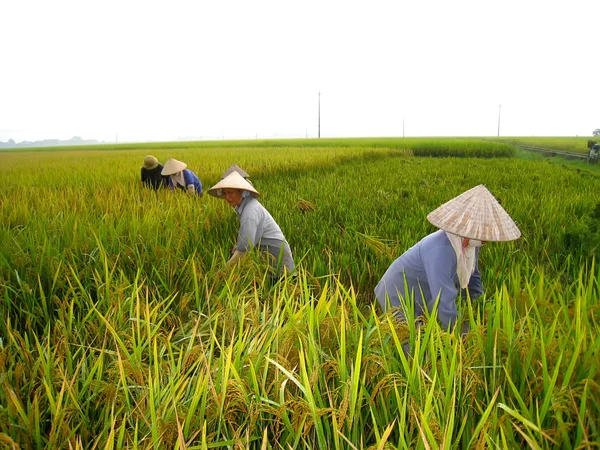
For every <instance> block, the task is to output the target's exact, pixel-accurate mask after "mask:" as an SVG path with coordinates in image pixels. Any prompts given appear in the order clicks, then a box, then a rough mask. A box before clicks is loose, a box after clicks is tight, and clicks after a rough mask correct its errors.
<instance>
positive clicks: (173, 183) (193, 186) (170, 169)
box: [162, 158, 202, 196]
mask: <svg viewBox="0 0 600 450" xmlns="http://www.w3.org/2000/svg"><path fill="white" fill-rule="evenodd" d="M186 167H187V164H185V163H183V162H181V161H177V160H176V159H174V158H169V159H168V160H167V162H166V163H165V167H164V168H163V170H162V174H163V175H165V176H167V177H168V184H169V188H170V189H171V190H173V189H175V188H176V187H178V188H179V189H183V190H184V191H187V192H190V193H192V194H197V195H200V196H201V195H202V183H201V182H200V179H199V178H198V177H197V176H196V174H195V173H194V172H192V171H191V170H188V169H186Z"/></svg>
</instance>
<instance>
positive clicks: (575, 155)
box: [518, 145, 588, 160]
mask: <svg viewBox="0 0 600 450" xmlns="http://www.w3.org/2000/svg"><path fill="white" fill-rule="evenodd" d="M518 147H519V148H522V149H523V150H531V151H534V152H539V153H545V154H548V155H560V156H564V157H566V158H568V159H584V160H587V157H588V155H586V154H583V153H573V152H564V151H561V150H553V149H550V148H543V147H533V146H531V145H518Z"/></svg>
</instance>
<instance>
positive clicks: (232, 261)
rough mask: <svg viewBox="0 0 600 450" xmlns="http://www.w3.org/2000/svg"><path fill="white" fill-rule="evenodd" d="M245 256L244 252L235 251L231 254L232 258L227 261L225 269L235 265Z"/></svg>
mask: <svg viewBox="0 0 600 450" xmlns="http://www.w3.org/2000/svg"><path fill="white" fill-rule="evenodd" d="M244 255H245V252H240V251H239V250H235V251H234V252H233V256H232V257H231V258H229V261H227V267H229V266H233V265H234V264H235V263H237V262H238V261H239V260H240V259H242V257H243V256H244Z"/></svg>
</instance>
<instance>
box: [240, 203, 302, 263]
mask: <svg viewBox="0 0 600 450" xmlns="http://www.w3.org/2000/svg"><path fill="white" fill-rule="evenodd" d="M235 211H236V212H237V214H238V217H239V219H240V229H239V231H238V237H237V244H236V246H235V249H236V250H238V251H240V252H247V251H249V250H250V249H252V248H254V247H256V246H258V247H259V248H260V250H262V251H268V252H269V253H270V254H271V255H273V256H274V257H275V260H276V261H277V260H278V259H279V257H280V253H282V254H281V256H282V266H283V267H285V268H286V269H287V270H288V272H291V271H292V270H294V268H295V264H294V259H293V256H292V251H291V249H290V246H289V244H288V242H287V241H286V239H285V236H284V235H283V232H282V231H281V228H279V225H277V222H275V219H273V217H272V216H271V214H269V211H267V210H266V209H265V207H264V206H263V205H261V204H260V202H259V201H258V200H257V199H255V198H254V197H252V196H248V197H246V198H243V199H242V201H241V203H240V204H239V205H238V206H237V207H236V208H235Z"/></svg>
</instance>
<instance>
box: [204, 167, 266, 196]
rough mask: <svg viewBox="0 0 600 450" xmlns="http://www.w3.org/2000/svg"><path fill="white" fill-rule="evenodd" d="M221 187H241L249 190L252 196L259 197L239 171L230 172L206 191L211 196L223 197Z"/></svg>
mask: <svg viewBox="0 0 600 450" xmlns="http://www.w3.org/2000/svg"><path fill="white" fill-rule="evenodd" d="M223 189H243V190H245V191H248V192H250V195H252V197H254V198H256V197H259V196H260V194H259V193H258V191H257V190H256V189H254V186H252V185H251V184H250V183H249V182H248V181H247V180H245V179H244V177H242V176H241V175H240V174H239V173H237V172H235V171H234V172H231V173H230V174H229V175H227V176H226V177H225V178H223V179H222V180H221V181H219V182H218V183H217V184H215V185H214V186H213V187H211V188H210V189H209V190H208V193H209V194H210V195H212V196H213V197H218V198H223Z"/></svg>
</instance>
